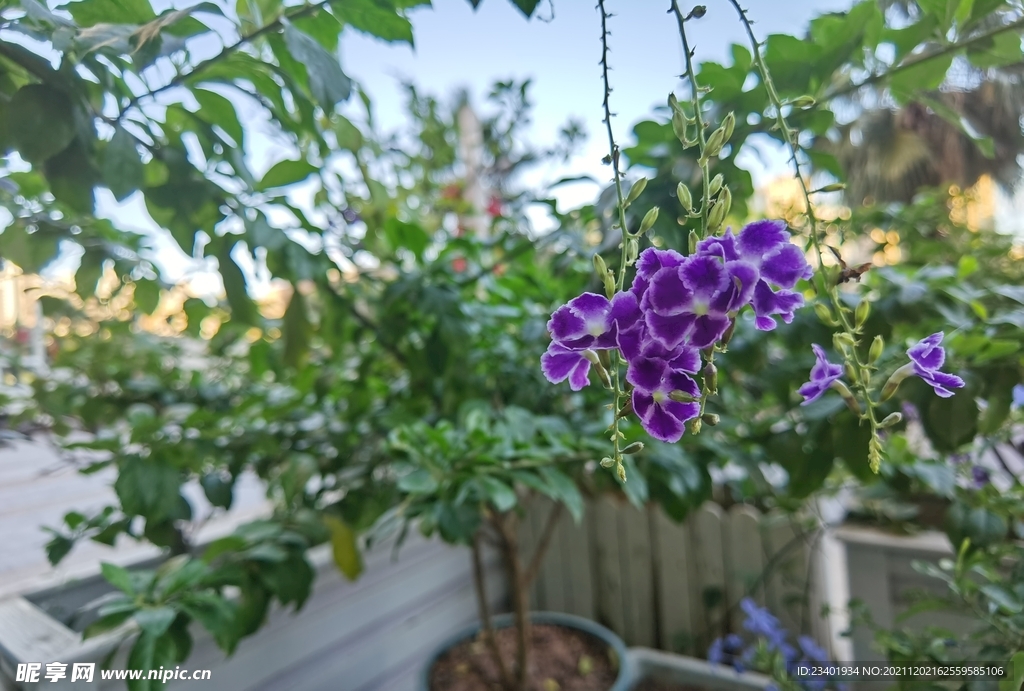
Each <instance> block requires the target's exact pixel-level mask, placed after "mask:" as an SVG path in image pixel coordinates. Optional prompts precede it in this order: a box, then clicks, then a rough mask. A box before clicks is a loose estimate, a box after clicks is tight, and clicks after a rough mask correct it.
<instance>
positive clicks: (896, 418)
mask: <svg viewBox="0 0 1024 691" xmlns="http://www.w3.org/2000/svg"><path fill="white" fill-rule="evenodd" d="M902 421H903V413H890V414H889V415H886V416H885V419H884V420H882V421H881V422H879V423H878V427H879V428H880V429H886V428H888V427H892V426H893V425H898V424H899V423H900V422H902Z"/></svg>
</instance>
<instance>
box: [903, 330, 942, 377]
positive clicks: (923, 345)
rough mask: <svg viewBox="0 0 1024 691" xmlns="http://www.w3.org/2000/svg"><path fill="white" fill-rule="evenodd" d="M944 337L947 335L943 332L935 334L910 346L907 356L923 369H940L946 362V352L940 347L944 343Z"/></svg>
mask: <svg viewBox="0 0 1024 691" xmlns="http://www.w3.org/2000/svg"><path fill="white" fill-rule="evenodd" d="M944 336H945V334H943V333H942V332H941V331H939V332H938V333H933V334H932V335H931V336H928V337H927V338H925V339H922V340H921V341H919V342H918V343H915V344H914V345H912V346H910V348H909V349H908V350H907V356H908V357H910V359H911V360H913V361H914V364H915V365H917V366H918V367H920V368H921V369H925V370H936V369H939V368H940V367H942V365H943V363H945V361H946V350H945V349H944V348H943V347H942V346H940V345H939V344H940V343H942V339H943V337H944Z"/></svg>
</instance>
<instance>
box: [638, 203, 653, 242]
mask: <svg viewBox="0 0 1024 691" xmlns="http://www.w3.org/2000/svg"><path fill="white" fill-rule="evenodd" d="M657 220H658V207H656V206H655V207H652V208H651V210H650V211H648V212H647V213H646V214H644V218H643V220H642V221H640V230H638V231H637V235H643V234H644V233H646V232H647V231H648V230H650V229H651V228H652V227H653V226H654V222H655V221H657Z"/></svg>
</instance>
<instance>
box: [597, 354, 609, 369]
mask: <svg viewBox="0 0 1024 691" xmlns="http://www.w3.org/2000/svg"><path fill="white" fill-rule="evenodd" d="M597 359H598V360H600V362H601V366H602V367H604V368H605V369H610V368H611V366H612V356H611V355H609V354H608V351H607V350H599V351H597Z"/></svg>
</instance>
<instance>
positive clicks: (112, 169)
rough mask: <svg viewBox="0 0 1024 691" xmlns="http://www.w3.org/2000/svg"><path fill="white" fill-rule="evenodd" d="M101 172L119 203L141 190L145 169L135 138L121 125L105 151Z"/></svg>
mask: <svg viewBox="0 0 1024 691" xmlns="http://www.w3.org/2000/svg"><path fill="white" fill-rule="evenodd" d="M101 172H102V174H103V181H104V182H105V183H106V185H107V188H108V189H110V191H111V193H112V194H113V195H114V198H115V199H117V201H119V202H120V201H124V200H125V199H126V198H128V197H129V196H130V195H131V194H132V192H134V191H135V190H137V189H139V185H140V183H141V182H142V178H143V174H144V168H143V165H142V159H141V158H140V157H139V151H138V149H137V148H136V147H135V137H133V136H132V135H131V134H129V133H128V131H127V130H125V129H124V128H123V127H121V126H120V125H118V126H117V128H116V129H115V130H114V136H113V137H112V138H111V139H110V142H108V143H107V146H106V148H105V149H104V150H103V165H102V167H101Z"/></svg>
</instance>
